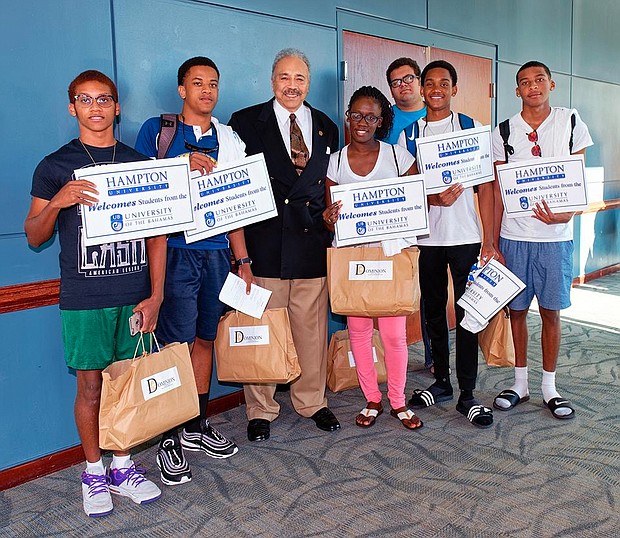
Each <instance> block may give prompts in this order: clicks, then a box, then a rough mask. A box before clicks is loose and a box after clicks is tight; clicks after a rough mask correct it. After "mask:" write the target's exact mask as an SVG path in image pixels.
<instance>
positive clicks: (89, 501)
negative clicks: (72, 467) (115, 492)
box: [82, 471, 114, 517]
mask: <svg viewBox="0 0 620 538" xmlns="http://www.w3.org/2000/svg"><path fill="white" fill-rule="evenodd" d="M109 483H110V479H109V478H108V476H107V475H105V474H101V475H99V474H90V473H87V472H86V471H84V472H83V473H82V501H83V505H84V512H86V515H87V516H90V517H102V516H107V515H108V514H109V513H110V512H112V509H113V508H114V507H113V506H112V496H111V495H110V487H109Z"/></svg>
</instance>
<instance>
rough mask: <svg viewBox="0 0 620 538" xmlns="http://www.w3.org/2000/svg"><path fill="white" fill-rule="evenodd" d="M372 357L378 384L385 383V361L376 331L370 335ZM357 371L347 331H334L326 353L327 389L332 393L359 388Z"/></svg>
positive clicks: (381, 343) (381, 344)
mask: <svg viewBox="0 0 620 538" xmlns="http://www.w3.org/2000/svg"><path fill="white" fill-rule="evenodd" d="M372 347H373V357H375V369H376V370H377V380H378V381H379V383H385V382H386V381H387V372H386V370H385V361H384V354H383V342H382V341H381V337H380V336H379V331H378V330H377V329H374V330H373V333H372ZM359 386H360V384H359V381H358V379H357V369H356V368H355V362H354V359H353V353H351V342H350V341H349V331H348V330H344V331H336V332H335V333H334V334H333V335H332V338H331V340H330V342H329V350H328V352H327V388H329V390H331V391H332V392H340V391H343V390H349V389H354V388H355V387H359Z"/></svg>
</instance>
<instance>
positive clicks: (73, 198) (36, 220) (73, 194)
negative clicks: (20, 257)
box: [24, 179, 99, 247]
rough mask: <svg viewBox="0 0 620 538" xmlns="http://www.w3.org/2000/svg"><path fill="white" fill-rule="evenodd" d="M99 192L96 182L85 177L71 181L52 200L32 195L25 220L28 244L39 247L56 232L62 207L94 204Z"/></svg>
mask: <svg viewBox="0 0 620 538" xmlns="http://www.w3.org/2000/svg"><path fill="white" fill-rule="evenodd" d="M97 194H99V193H98V192H97V190H96V189H95V184H94V183H91V182H90V181H86V180H85V179H78V180H76V181H69V182H68V183H67V184H66V185H64V186H63V187H62V189H60V190H59V191H58V192H57V193H56V194H55V195H54V197H53V198H52V199H51V200H44V199H43V198H37V197H36V196H33V197H32V202H31V203H30V210H29V211H28V215H27V216H26V221H25V222H24V230H25V232H26V237H27V239H28V244H29V245H31V246H33V247H39V246H41V245H42V244H43V243H45V242H46V241H47V240H48V239H49V238H50V237H52V234H53V233H54V226H55V224H56V219H57V218H58V213H60V210H61V209H65V208H67V207H71V206H72V205H75V204H84V205H93V204H94V203H96V202H97V198H96V197H95V195H97Z"/></svg>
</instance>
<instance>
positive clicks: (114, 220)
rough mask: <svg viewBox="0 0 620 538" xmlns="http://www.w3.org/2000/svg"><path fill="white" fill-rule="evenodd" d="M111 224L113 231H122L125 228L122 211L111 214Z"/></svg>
mask: <svg viewBox="0 0 620 538" xmlns="http://www.w3.org/2000/svg"><path fill="white" fill-rule="evenodd" d="M110 226H111V227H112V230H113V231H115V232H120V231H121V230H122V229H123V215H121V214H120V213H114V214H113V215H110Z"/></svg>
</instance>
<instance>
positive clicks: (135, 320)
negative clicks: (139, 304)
mask: <svg viewBox="0 0 620 538" xmlns="http://www.w3.org/2000/svg"><path fill="white" fill-rule="evenodd" d="M141 330H142V312H140V311H138V312H136V313H135V314H134V315H133V316H131V317H130V318H129V334H130V335H131V336H135V335H136V334H138V333H139V332H140V331H141Z"/></svg>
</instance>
